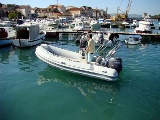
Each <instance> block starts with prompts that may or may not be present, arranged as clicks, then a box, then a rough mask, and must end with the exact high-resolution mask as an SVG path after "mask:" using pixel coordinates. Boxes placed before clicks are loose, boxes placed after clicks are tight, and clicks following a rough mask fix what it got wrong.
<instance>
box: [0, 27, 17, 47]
mask: <svg viewBox="0 0 160 120" xmlns="http://www.w3.org/2000/svg"><path fill="white" fill-rule="evenodd" d="M14 37H15V30H13V28H12V27H0V47H4V46H10V45H12V43H13V38H14Z"/></svg>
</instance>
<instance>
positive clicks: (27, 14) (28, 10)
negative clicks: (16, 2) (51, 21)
mask: <svg viewBox="0 0 160 120" xmlns="http://www.w3.org/2000/svg"><path fill="white" fill-rule="evenodd" d="M16 10H17V11H18V12H21V13H22V14H23V15H24V16H25V18H26V19H30V18H31V7H30V6H29V5H22V6H20V7H19V8H17V9H16Z"/></svg>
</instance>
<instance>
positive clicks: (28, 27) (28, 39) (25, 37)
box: [13, 24, 45, 47]
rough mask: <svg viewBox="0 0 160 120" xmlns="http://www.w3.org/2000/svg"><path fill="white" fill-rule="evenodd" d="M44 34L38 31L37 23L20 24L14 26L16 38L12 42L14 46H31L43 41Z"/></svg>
mask: <svg viewBox="0 0 160 120" xmlns="http://www.w3.org/2000/svg"><path fill="white" fill-rule="evenodd" d="M44 39H45V34H44V33H40V28H39V25H37V24H21V25H17V26H16V38H15V39H14V40H13V44H14V46H16V47H31V46H35V45H37V44H40V43H42V42H43V41H44Z"/></svg>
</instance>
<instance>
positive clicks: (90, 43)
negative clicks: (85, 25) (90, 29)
mask: <svg viewBox="0 0 160 120" xmlns="http://www.w3.org/2000/svg"><path fill="white" fill-rule="evenodd" d="M86 51H87V53H88V57H87V62H91V59H92V58H93V54H94V52H95V41H94V40H93V39H92V34H91V33H90V34H89V40H88V46H87V49H86Z"/></svg>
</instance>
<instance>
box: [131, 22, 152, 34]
mask: <svg viewBox="0 0 160 120" xmlns="http://www.w3.org/2000/svg"><path fill="white" fill-rule="evenodd" d="M134 32H135V33H138V34H150V33H152V29H151V26H150V22H147V21H139V27H136V28H135V29H134Z"/></svg>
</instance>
